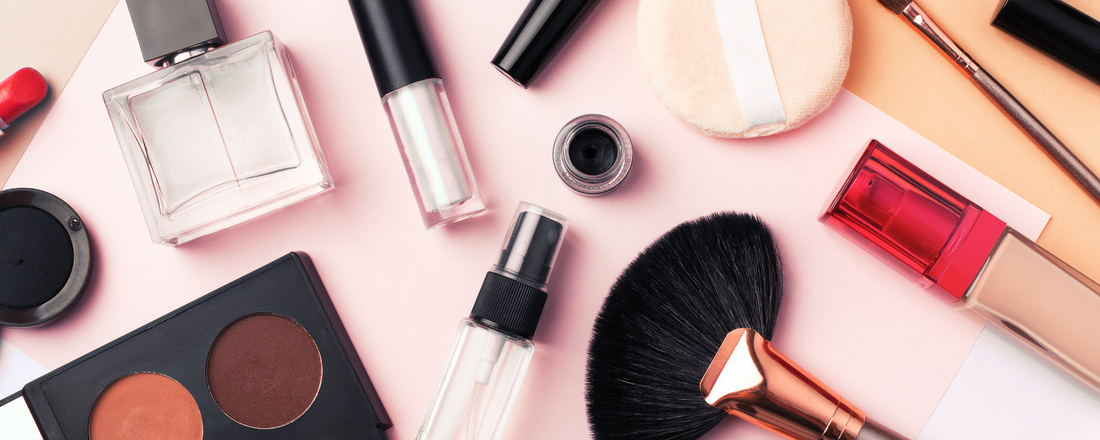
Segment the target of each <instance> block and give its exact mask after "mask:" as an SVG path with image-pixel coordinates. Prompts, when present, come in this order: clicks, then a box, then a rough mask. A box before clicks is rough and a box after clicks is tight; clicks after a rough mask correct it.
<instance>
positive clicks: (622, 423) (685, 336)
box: [585, 213, 783, 440]
mask: <svg viewBox="0 0 1100 440" xmlns="http://www.w3.org/2000/svg"><path fill="white" fill-rule="evenodd" d="M782 291H783V289H782V265H781V263H780V261H779V252H778V250H777V249H776V246H775V243H774V242H773V240H772V236H771V232H770V231H769V230H768V228H767V226H765V225H764V223H763V222H761V221H760V220H759V219H758V218H756V217H755V216H751V215H746V214H736V213H719V214H714V215H711V216H709V217H704V218H701V219H698V220H694V221H690V222H687V223H683V224H680V225H679V226H677V227H676V228H674V229H672V230H671V231H669V232H668V233H666V234H665V235H664V236H662V237H661V238H660V239H658V240H657V241H656V242H654V243H653V244H652V245H650V246H649V248H647V249H646V250H645V251H644V252H642V253H641V254H640V255H639V256H638V258H637V259H635V260H634V262H632V263H631V264H630V266H629V267H627V268H626V270H624V271H623V273H622V275H620V276H619V279H618V280H617V281H616V282H615V284H614V285H613V286H612V287H611V292H610V293H609V294H608V296H607V299H606V300H605V301H604V304H603V307H602V308H601V309H600V313H599V315H598V316H597V317H596V324H595V328H594V329H593V336H592V341H591V343H590V344H589V346H588V373H587V389H586V393H585V399H586V401H587V403H588V422H589V425H590V426H591V428H592V434H593V436H594V438H595V439H596V440H603V439H662V440H669V439H694V438H698V437H699V436H701V435H703V434H704V433H706V432H707V431H709V430H710V429H711V428H713V427H714V425H716V424H717V423H718V422H719V421H721V420H722V419H723V418H724V417H725V416H726V413H725V412H724V411H722V410H720V409H716V408H714V407H712V406H710V405H708V404H707V403H706V402H705V401H704V400H703V397H702V395H701V393H700V391H699V381H700V380H701V379H702V378H703V374H704V373H706V370H707V367H708V366H709V365H710V362H711V359H712V358H713V357H714V355H715V353H717V352H718V348H719V346H721V345H722V340H723V338H725V336H726V333H729V332H730V331H731V330H735V329H738V328H751V329H753V330H755V331H757V332H758V333H760V334H761V335H763V336H764V337H765V338H767V339H769V340H770V339H771V337H772V333H773V332H774V331H775V322H776V318H777V317H778V315H779V303H780V300H781V299H782Z"/></svg>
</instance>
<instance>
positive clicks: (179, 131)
mask: <svg viewBox="0 0 1100 440" xmlns="http://www.w3.org/2000/svg"><path fill="white" fill-rule="evenodd" d="M126 5H127V7H128V8H129V10H130V18H131V19H132V20H133V23H134V29H135V30H136V31H137V37H138V43H139V44H140V46H141V52H142V55H143V56H144V57H145V61H146V62H148V63H149V64H151V65H153V66H155V67H158V68H160V70H157V71H156V72H153V73H150V74H148V75H145V76H143V77H141V78H138V79H136V80H133V81H130V82H128V83H126V84H123V85H120V86H118V87H115V88H113V89H111V90H108V91H106V92H104V93H103V101H104V103H106V105H107V113H108V114H110V117H111V123H112V124H113V125H114V129H115V134H116V135H117V136H118V140H119V143H120V144H121V146H122V153H123V156H124V157H125V159H126V164H127V166H128V168H129V170H130V177H131V178H132V180H133V182H134V187H135V189H136V190H137V195H138V200H139V202H140V204H141V208H142V212H143V213H144V215H145V221H146V224H147V225H148V227H149V234H150V236H151V237H152V239H153V241H154V242H156V243H161V244H168V245H176V244H180V243H184V242H187V241H189V240H193V239H195V238H198V237H201V236H203V235H206V234H210V233H212V232H215V231H218V230H221V229H224V228H227V227H230V226H233V225H237V224H240V223H243V222H245V221H247V220H250V219H253V218H255V217H258V216H260V215H263V214H267V213H269V212H272V211H275V210H277V209H279V208H282V207H284V206H287V205H289V204H292V203H294V202H297V201H300V200H303V199H305V198H308V197H310V196H313V195H316V194H319V193H321V192H323V191H325V190H328V189H330V188H332V186H333V184H332V178H331V177H329V172H328V168H327V167H326V165H325V161H324V158H323V157H322V155H321V149H320V147H319V145H318V144H317V138H316V136H315V135H314V133H313V124H312V123H311V122H310V120H309V114H308V113H307V111H306V106H305V102H304V101H303V100H302V95H301V92H300V91H299V89H298V82H297V80H296V79H295V77H294V69H293V67H292V66H291V64H290V58H289V56H288V55H287V52H286V48H285V47H283V45H282V43H280V42H279V40H278V39H276V38H275V36H274V35H272V33H271V32H268V31H265V32H261V33H259V34H256V35H253V36H251V37H248V38H245V39H244V40H241V41H238V42H236V43H233V44H229V45H224V44H225V43H226V38H225V32H224V31H223V29H222V24H221V20H220V19H219V18H218V10H217V7H216V5H215V4H214V1H213V0H127V1H126ZM223 45H224V46H223Z"/></svg>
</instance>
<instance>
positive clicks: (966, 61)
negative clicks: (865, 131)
mask: <svg viewBox="0 0 1100 440" xmlns="http://www.w3.org/2000/svg"><path fill="white" fill-rule="evenodd" d="M901 16H902V17H903V18H905V19H906V20H909V22H910V23H913V26H915V27H916V28H917V30H919V31H920V32H921V33H922V34H924V36H926V37H928V39H929V40H931V41H932V44H935V45H936V47H939V48H940V50H941V51H943V53H944V55H947V57H948V58H950V59H951V61H954V62H955V65H957V66H959V68H960V69H962V71H963V73H965V74H966V76H973V75H974V74H975V73H978V71H979V70H981V68H982V67H981V66H979V65H978V63H976V62H974V60H973V59H971V58H970V55H967V54H966V51H964V50H962V48H960V47H959V46H958V45H957V44H955V42H954V41H952V40H951V37H948V36H947V34H946V33H944V31H943V30H942V29H940V27H939V26H936V22H934V21H932V19H930V18H928V14H927V13H925V12H924V9H921V7H920V5H918V4H917V3H916V2H912V3H909V6H906V7H905V9H903V10H902V11H901Z"/></svg>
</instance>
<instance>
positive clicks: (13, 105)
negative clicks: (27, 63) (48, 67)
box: [0, 67, 47, 136]
mask: <svg viewBox="0 0 1100 440" xmlns="http://www.w3.org/2000/svg"><path fill="white" fill-rule="evenodd" d="M46 90H47V86H46V79H45V78H42V74H41V73H38V71H37V70H34V69H32V68H30V67H24V68H22V69H19V70H16V71H15V73H13V74H12V75H11V76H9V77H7V78H5V79H4V80H3V81H0V136H3V135H4V130H6V129H7V128H8V125H9V124H11V123H12V122H14V121H15V119H16V118H18V117H20V116H23V113H26V112H27V110H30V109H31V108H33V107H34V106H36V105H38V103H39V102H42V98H45V97H46Z"/></svg>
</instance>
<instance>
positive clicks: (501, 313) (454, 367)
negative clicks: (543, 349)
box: [416, 203, 567, 440]
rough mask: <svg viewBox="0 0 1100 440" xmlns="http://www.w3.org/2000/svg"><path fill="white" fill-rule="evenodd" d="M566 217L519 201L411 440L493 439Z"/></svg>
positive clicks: (528, 351) (529, 348) (514, 388)
mask: <svg viewBox="0 0 1100 440" xmlns="http://www.w3.org/2000/svg"><path fill="white" fill-rule="evenodd" d="M566 226H567V220H566V219H565V218H564V217H562V216H560V215H558V214H555V213H553V212H551V211H549V210H546V209H543V208H540V207H538V206H535V205H530V204H527V203H520V206H519V209H517V211H516V215H515V217H514V218H513V219H512V226H511V228H510V230H509V233H508V236H507V237H506V238H505V241H504V248H503V250H502V251H501V253H500V259H499V260H498V261H497V263H496V264H495V265H494V266H493V268H492V270H490V271H489V272H488V273H487V274H485V281H484V283H483V284H482V285H481V292H480V293H479V294H478V296H477V300H476V301H475V302H474V307H473V310H472V311H471V312H470V316H469V317H468V318H466V319H463V320H462V321H461V322H460V323H459V326H458V335H457V337H456V338H455V344H454V348H452V349H451V355H450V358H449V360H448V361H447V367H446V369H444V370H443V376H442V377H441V378H440V380H439V384H438V385H437V386H436V391H435V395H434V396H432V399H431V406H430V407H429V408H428V413H427V414H426V415H425V416H424V422H423V423H422V424H421V425H420V431H419V432H418V433H417V435H416V438H417V440H474V439H479V440H495V439H499V438H501V434H502V433H503V431H504V425H505V422H506V421H507V420H508V415H509V413H510V412H511V410H512V404H513V403H514V402H515V400H516V394H517V392H518V391H519V387H520V383H521V382H522V381H523V375H524V373H525V372H526V371H527V365H528V363H529V362H530V361H531V355H532V354H533V352H534V349H535V346H534V344H533V343H532V342H531V337H532V336H534V334H535V328H536V327H537V326H538V322H539V317H540V316H541V315H542V308H543V305H544V304H545V303H546V296H547V295H546V281H547V280H548V279H549V278H550V270H551V269H552V268H553V266H554V259H555V257H556V256H557V253H558V249H560V248H561V241H562V238H563V237H564V236H565V229H566Z"/></svg>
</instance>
